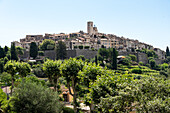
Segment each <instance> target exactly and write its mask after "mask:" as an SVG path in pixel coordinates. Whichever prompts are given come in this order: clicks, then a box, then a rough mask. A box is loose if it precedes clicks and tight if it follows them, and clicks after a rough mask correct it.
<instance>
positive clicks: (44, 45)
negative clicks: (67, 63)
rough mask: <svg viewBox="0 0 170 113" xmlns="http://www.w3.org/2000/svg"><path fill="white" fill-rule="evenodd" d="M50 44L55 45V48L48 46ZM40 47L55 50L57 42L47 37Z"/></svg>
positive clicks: (43, 49)
mask: <svg viewBox="0 0 170 113" xmlns="http://www.w3.org/2000/svg"><path fill="white" fill-rule="evenodd" d="M48 45H51V46H53V48H47V46H48ZM40 49H41V50H42V51H45V50H54V49H55V42H54V41H53V40H50V39H45V40H43V42H42V43H41V44H40Z"/></svg>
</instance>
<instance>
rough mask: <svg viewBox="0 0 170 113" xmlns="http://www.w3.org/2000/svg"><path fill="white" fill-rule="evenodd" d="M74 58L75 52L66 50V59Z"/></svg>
mask: <svg viewBox="0 0 170 113" xmlns="http://www.w3.org/2000/svg"><path fill="white" fill-rule="evenodd" d="M70 57H71V58H73V57H76V50H67V58H70Z"/></svg>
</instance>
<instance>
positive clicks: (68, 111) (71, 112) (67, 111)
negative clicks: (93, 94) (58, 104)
mask: <svg viewBox="0 0 170 113" xmlns="http://www.w3.org/2000/svg"><path fill="white" fill-rule="evenodd" d="M63 113H74V110H73V109H71V108H69V107H64V108H63Z"/></svg>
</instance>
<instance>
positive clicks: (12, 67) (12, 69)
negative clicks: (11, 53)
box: [4, 60, 17, 95]
mask: <svg viewBox="0 0 170 113" xmlns="http://www.w3.org/2000/svg"><path fill="white" fill-rule="evenodd" d="M4 69H5V70H6V72H7V73H9V74H10V75H11V79H12V87H11V95H12V90H13V87H14V80H15V79H14V76H15V74H16V73H17V66H16V62H15V61H11V60H10V61H8V62H7V63H6V64H5V67H4Z"/></svg>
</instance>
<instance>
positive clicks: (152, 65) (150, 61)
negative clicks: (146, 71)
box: [149, 59, 156, 69]
mask: <svg viewBox="0 0 170 113" xmlns="http://www.w3.org/2000/svg"><path fill="white" fill-rule="evenodd" d="M149 64H150V66H151V68H152V69H154V68H155V66H156V62H155V60H154V59H151V60H149Z"/></svg>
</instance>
